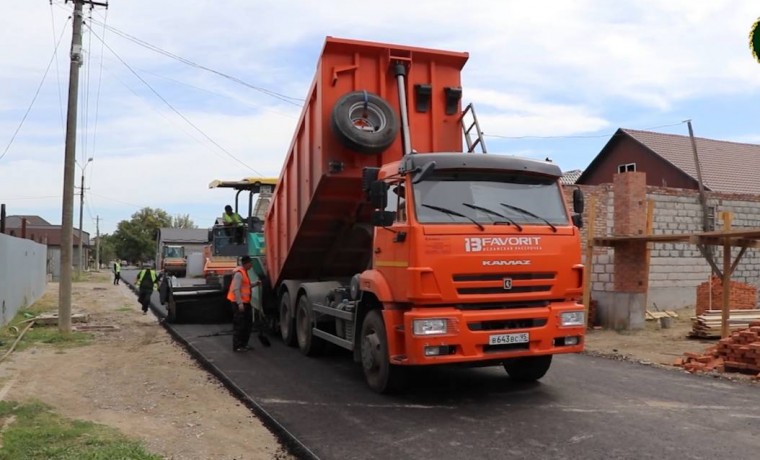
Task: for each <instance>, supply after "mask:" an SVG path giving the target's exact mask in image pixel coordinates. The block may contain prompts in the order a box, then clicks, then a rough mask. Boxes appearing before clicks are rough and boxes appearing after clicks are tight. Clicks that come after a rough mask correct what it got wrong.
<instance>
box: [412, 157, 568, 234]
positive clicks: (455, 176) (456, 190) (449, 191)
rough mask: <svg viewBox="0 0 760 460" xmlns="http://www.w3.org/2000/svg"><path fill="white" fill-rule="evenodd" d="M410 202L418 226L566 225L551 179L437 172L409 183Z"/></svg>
mask: <svg viewBox="0 0 760 460" xmlns="http://www.w3.org/2000/svg"><path fill="white" fill-rule="evenodd" d="M414 202H415V212H416V214H417V220H418V221H419V222H422V223H452V222H457V223H459V222H461V223H471V222H473V221H474V222H478V223H482V224H502V225H515V226H516V227H517V228H519V229H520V230H521V228H520V225H521V224H528V225H548V226H549V227H552V228H553V226H555V225H567V223H568V218H567V212H566V211H565V205H564V201H563V198H562V193H561V191H560V188H559V185H558V184H557V181H556V179H555V178H552V177H545V176H539V175H532V174H520V173H504V172H482V171H451V170H441V171H436V172H435V173H434V174H433V175H432V176H430V177H429V178H427V179H426V180H424V181H422V182H420V183H418V184H415V185H414ZM502 203H506V204H509V206H505V205H504V204H502ZM435 208H446V209H448V210H451V211H453V212H456V214H453V213H443V212H440V211H436V210H435ZM457 214H459V215H457Z"/></svg>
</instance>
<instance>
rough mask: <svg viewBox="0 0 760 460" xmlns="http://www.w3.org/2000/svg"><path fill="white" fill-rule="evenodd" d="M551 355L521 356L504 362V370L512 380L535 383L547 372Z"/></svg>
mask: <svg viewBox="0 0 760 460" xmlns="http://www.w3.org/2000/svg"><path fill="white" fill-rule="evenodd" d="M551 364H552V355H544V356H523V357H520V358H512V359H509V360H507V361H504V370H506V371H507V374H509V377H510V378H511V379H512V380H516V381H518V382H535V381H536V380H538V379H540V378H541V377H543V376H544V375H546V372H547V371H548V370H549V366H551Z"/></svg>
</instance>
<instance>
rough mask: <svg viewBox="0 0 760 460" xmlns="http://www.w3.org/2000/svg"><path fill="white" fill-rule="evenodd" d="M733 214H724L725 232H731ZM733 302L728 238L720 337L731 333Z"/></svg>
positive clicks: (727, 241)
mask: <svg viewBox="0 0 760 460" xmlns="http://www.w3.org/2000/svg"><path fill="white" fill-rule="evenodd" d="M731 217H732V216H731V213H730V212H728V211H724V212H723V231H724V232H727V231H729V230H731ZM730 301H731V240H730V238H726V240H725V243H724V244H723V309H722V310H721V318H720V336H721V338H724V339H725V338H726V337H728V335H729V334H730V333H731V331H730V328H729V327H728V316H729V308H730V305H729V303H730Z"/></svg>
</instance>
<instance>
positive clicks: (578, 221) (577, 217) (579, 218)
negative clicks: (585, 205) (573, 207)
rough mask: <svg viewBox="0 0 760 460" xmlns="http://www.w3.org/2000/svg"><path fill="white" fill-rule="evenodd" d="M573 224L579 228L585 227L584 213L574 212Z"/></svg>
mask: <svg viewBox="0 0 760 460" xmlns="http://www.w3.org/2000/svg"><path fill="white" fill-rule="evenodd" d="M572 219H573V225H575V226H576V227H578V228H583V214H573V217H572Z"/></svg>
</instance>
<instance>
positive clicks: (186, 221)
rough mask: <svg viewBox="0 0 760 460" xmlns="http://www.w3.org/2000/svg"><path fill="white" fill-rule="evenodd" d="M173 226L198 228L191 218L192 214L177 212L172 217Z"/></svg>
mask: <svg viewBox="0 0 760 460" xmlns="http://www.w3.org/2000/svg"><path fill="white" fill-rule="evenodd" d="M171 227H172V228H198V226H197V225H195V223H194V222H193V221H192V219H190V214H177V215H175V216H174V217H173V218H172V225H171Z"/></svg>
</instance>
